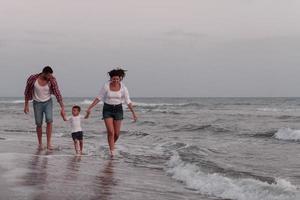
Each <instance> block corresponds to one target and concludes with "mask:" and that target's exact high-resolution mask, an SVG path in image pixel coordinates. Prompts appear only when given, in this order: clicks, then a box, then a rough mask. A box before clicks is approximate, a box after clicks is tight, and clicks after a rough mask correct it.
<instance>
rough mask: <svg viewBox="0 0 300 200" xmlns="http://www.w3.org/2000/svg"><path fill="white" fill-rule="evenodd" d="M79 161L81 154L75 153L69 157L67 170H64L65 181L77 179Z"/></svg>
mask: <svg viewBox="0 0 300 200" xmlns="http://www.w3.org/2000/svg"><path fill="white" fill-rule="evenodd" d="M80 161H81V155H76V156H74V157H71V158H70V160H69V162H68V164H67V170H66V172H67V173H66V175H65V178H64V180H65V182H76V181H77V178H78V173H79V170H80ZM79 185H80V184H79Z"/></svg>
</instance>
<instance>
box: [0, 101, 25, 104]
mask: <svg viewBox="0 0 300 200" xmlns="http://www.w3.org/2000/svg"><path fill="white" fill-rule="evenodd" d="M24 102H25V101H24V100H11V101H0V103H5V104H22V103H24Z"/></svg>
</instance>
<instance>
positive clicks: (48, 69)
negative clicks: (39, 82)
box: [42, 66, 53, 74]
mask: <svg viewBox="0 0 300 200" xmlns="http://www.w3.org/2000/svg"><path fill="white" fill-rule="evenodd" d="M42 72H43V73H44V74H53V70H52V68H51V67H50V66H46V67H44V69H43V71H42Z"/></svg>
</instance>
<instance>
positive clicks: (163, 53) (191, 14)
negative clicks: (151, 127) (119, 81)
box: [0, 0, 300, 97]
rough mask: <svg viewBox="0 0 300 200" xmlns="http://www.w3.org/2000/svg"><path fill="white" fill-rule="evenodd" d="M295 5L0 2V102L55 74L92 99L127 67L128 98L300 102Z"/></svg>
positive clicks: (298, 6)
mask: <svg viewBox="0 0 300 200" xmlns="http://www.w3.org/2000/svg"><path fill="white" fill-rule="evenodd" d="M299 10H300V1H299V0H194V1H192V0H180V1H179V0H152V1H149V0H120V1H116V0H112V1H107V0H51V1H50V0H43V1H40V0H6V1H5V0H0V24H1V26H0V96H22V95H23V90H24V87H25V81H26V78H27V76H28V75H29V74H31V73H35V72H39V71H41V69H42V68H43V66H45V65H50V66H52V67H53V69H54V71H55V76H56V77H57V79H58V82H59V85H60V88H61V90H62V92H63V95H64V96H95V95H97V93H98V91H99V89H100V86H101V85H102V84H103V83H104V82H105V81H106V80H107V79H108V77H107V76H106V72H107V71H109V70H110V69H111V68H113V67H118V66H123V67H124V68H125V69H127V70H128V76H127V78H126V79H125V83H126V85H127V86H128V88H129V91H130V94H131V96H133V97H156V96H170V97H187V96H196V97H197V96H199V97H205V96H300V89H299V85H300V78H299V77H300V26H299V22H300V12H299Z"/></svg>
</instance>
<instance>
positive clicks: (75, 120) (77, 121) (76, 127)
mask: <svg viewBox="0 0 300 200" xmlns="http://www.w3.org/2000/svg"><path fill="white" fill-rule="evenodd" d="M83 118H84V117H83V116H82V115H78V116H71V117H68V118H67V120H68V121H69V122H70V124H71V130H72V133H75V132H78V131H82V128H81V119H83Z"/></svg>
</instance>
